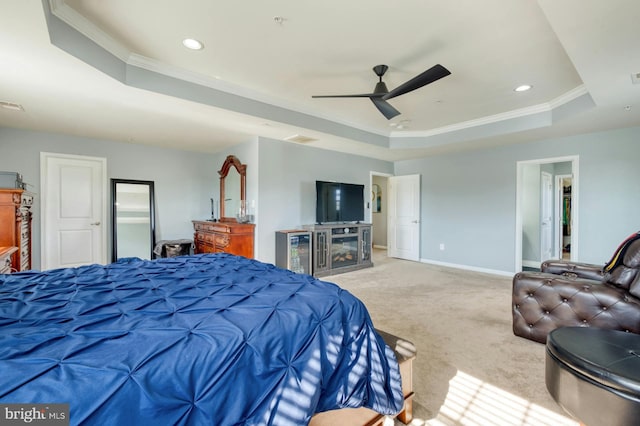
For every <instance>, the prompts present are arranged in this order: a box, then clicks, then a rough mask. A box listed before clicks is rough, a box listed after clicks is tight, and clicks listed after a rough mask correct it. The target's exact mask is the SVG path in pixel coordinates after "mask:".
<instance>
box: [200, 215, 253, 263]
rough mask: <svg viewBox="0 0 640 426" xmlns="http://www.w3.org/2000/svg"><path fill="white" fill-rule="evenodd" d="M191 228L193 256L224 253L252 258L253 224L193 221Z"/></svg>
mask: <svg viewBox="0 0 640 426" xmlns="http://www.w3.org/2000/svg"><path fill="white" fill-rule="evenodd" d="M193 228H194V231H195V232H194V235H193V241H194V245H195V251H194V253H195V254H200V253H222V252H224V253H231V254H236V255H239V256H244V257H248V258H250V259H252V258H253V238H254V229H255V225H254V224H253V223H238V222H209V221H199V220H194V221H193Z"/></svg>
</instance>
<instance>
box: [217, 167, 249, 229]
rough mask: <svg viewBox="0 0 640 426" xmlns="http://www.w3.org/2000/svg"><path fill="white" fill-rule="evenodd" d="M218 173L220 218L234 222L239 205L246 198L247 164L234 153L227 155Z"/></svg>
mask: <svg viewBox="0 0 640 426" xmlns="http://www.w3.org/2000/svg"><path fill="white" fill-rule="evenodd" d="M218 174H219V175H220V220H221V221H227V222H235V221H236V219H235V217H236V215H237V214H238V211H239V210H240V207H241V206H242V205H243V203H244V202H245V200H246V181H247V165H246V164H242V163H241V162H240V160H238V158H236V156H234V155H229V156H228V157H227V158H226V160H224V163H223V164H222V168H221V169H220V170H219V171H218Z"/></svg>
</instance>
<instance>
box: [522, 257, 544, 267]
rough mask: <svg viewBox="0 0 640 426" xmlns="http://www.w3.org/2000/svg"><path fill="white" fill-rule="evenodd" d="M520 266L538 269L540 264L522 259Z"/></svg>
mask: <svg viewBox="0 0 640 426" xmlns="http://www.w3.org/2000/svg"><path fill="white" fill-rule="evenodd" d="M522 266H526V267H528V268H539V267H540V262H539V261H537V260H524V259H522Z"/></svg>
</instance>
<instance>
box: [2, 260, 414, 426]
mask: <svg viewBox="0 0 640 426" xmlns="http://www.w3.org/2000/svg"><path fill="white" fill-rule="evenodd" d="M0 329H1V330H2V333H1V335H0V402H2V403H33V404H36V403H68V404H70V421H71V424H101V425H104V424H119V425H122V424H149V423H153V424H185V425H186V424H198V425H200V424H215V425H240V424H242V425H263V424H265V425H268V424H272V425H301V424H307V423H308V422H309V420H310V418H311V416H312V415H313V414H314V413H316V412H324V411H328V410H334V409H338V408H344V407H352V408H355V407H367V408H370V409H372V410H374V411H376V412H378V413H382V414H391V415H393V414H396V413H398V412H399V411H400V410H401V409H402V407H403V394H402V389H401V379H400V373H399V368H398V363H397V360H396V357H395V355H394V353H393V351H392V350H391V349H390V348H389V347H388V346H387V345H385V343H384V341H383V339H382V338H381V336H380V335H379V334H378V333H377V332H376V331H375V330H374V328H373V325H372V323H371V319H370V317H369V314H368V312H367V310H366V308H365V306H364V305H363V304H362V302H360V301H359V300H358V299H357V298H355V297H354V296H353V295H351V294H350V293H349V292H347V291H345V290H343V289H341V288H339V287H338V286H336V285H335V284H331V283H327V282H323V281H320V280H317V279H315V278H313V277H311V276H308V275H302V274H294V273H293V272H290V271H287V270H284V269H280V268H278V267H276V266H274V265H270V264H266V263H262V262H259V261H256V260H252V259H247V258H244V257H239V256H234V255H229V254H224V253H221V254H203V255H195V256H181V257H175V258H166V259H156V260H153V261H149V260H141V259H138V258H127V259H121V260H120V261H118V262H116V263H113V264H110V265H106V266H104V265H89V266H83V267H79V268H67V269H56V270H50V271H45V272H35V271H34V272H21V273H17V274H11V275H2V276H0Z"/></svg>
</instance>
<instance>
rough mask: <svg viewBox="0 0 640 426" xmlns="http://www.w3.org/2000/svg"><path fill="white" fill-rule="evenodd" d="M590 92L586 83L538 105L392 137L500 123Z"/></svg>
mask: <svg viewBox="0 0 640 426" xmlns="http://www.w3.org/2000/svg"><path fill="white" fill-rule="evenodd" d="M587 93H589V92H588V90H587V88H586V87H585V86H584V84H582V85H580V86H578V87H575V88H573V89H571V90H569V91H568V92H566V93H563V94H562V95H560V96H558V97H557V98H555V99H552V100H551V101H549V102H545V103H542V104H538V105H533V106H530V107H525V108H520V109H514V110H512V111H507V112H503V113H500V114H494V115H488V116H486V117H481V118H476V119H473V120H468V121H463V122H460V123H456V124H452V125H449V126H443V127H438V128H436V129H431V130H426V131H422V130H420V131H417V130H416V131H411V130H408V131H406V130H405V131H400V132H399V131H394V132H391V135H390V136H391V137H392V138H393V137H407V138H411V137H414V138H419V137H430V136H436V135H441V134H444V133H451V132H456V131H459V130H465V129H469V128H472V127H478V126H484V125H487V124H494V123H499V122H501V121H507V120H513V119H515V118H522V117H527V116H530V115H535V114H540V113H543V112H549V111H552V110H554V109H555V108H558V107H560V106H562V105H564V104H566V103H569V102H571V101H573V100H574V99H576V98H578V97H580V96H582V95H584V94H587Z"/></svg>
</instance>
